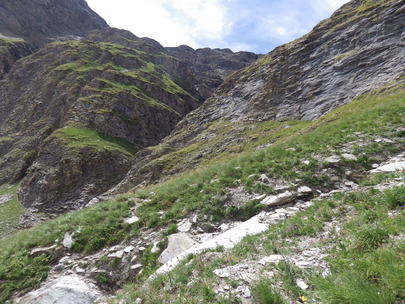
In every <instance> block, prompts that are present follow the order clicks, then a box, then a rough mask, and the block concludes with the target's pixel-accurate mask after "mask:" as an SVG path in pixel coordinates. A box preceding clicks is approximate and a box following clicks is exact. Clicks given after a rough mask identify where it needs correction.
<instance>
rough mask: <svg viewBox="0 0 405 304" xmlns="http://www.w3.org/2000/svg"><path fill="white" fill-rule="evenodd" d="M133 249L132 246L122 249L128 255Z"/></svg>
mask: <svg viewBox="0 0 405 304" xmlns="http://www.w3.org/2000/svg"><path fill="white" fill-rule="evenodd" d="M134 249H135V247H134V246H127V247H125V248H124V252H125V253H130V252H131V251H132V250H134Z"/></svg>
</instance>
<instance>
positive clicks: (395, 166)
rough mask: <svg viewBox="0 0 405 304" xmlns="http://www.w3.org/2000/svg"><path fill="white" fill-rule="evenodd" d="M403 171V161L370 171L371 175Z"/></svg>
mask: <svg viewBox="0 0 405 304" xmlns="http://www.w3.org/2000/svg"><path fill="white" fill-rule="evenodd" d="M403 170H405V161H401V162H396V163H391V164H387V165H384V166H380V167H377V168H375V169H373V170H371V171H370V172H371V173H390V172H396V171H403Z"/></svg>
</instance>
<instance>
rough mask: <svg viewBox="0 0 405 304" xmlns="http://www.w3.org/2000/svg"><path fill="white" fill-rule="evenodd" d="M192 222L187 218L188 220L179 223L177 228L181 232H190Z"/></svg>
mask: <svg viewBox="0 0 405 304" xmlns="http://www.w3.org/2000/svg"><path fill="white" fill-rule="evenodd" d="M191 225H192V224H191V222H190V221H189V220H188V219H187V220H183V221H181V222H180V223H179V225H178V227H177V230H178V231H179V232H189V231H190V229H191Z"/></svg>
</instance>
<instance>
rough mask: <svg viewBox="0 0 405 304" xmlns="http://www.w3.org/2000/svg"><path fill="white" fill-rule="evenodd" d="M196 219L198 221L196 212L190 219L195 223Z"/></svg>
mask: <svg viewBox="0 0 405 304" xmlns="http://www.w3.org/2000/svg"><path fill="white" fill-rule="evenodd" d="M197 221H198V215H197V214H196V215H194V217H193V219H192V222H193V223H194V224H197Z"/></svg>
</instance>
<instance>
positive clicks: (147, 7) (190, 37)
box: [86, 0, 349, 54]
mask: <svg viewBox="0 0 405 304" xmlns="http://www.w3.org/2000/svg"><path fill="white" fill-rule="evenodd" d="M86 1H87V3H88V4H89V6H90V7H91V8H92V9H93V10H94V11H95V12H97V13H98V14H99V15H100V16H101V17H103V18H104V19H105V20H106V21H107V23H108V24H109V25H110V26H112V27H117V28H120V29H126V30H129V31H131V32H132V33H134V34H135V35H136V36H138V37H149V38H152V39H155V40H157V41H158V42H159V43H161V44H162V45H163V46H165V47H170V46H179V45H182V44H186V45H188V46H191V47H192V48H194V49H196V48H202V47H210V48H230V49H232V50H233V51H235V52H236V51H251V52H255V53H260V54H266V53H268V52H270V51H271V50H272V49H273V48H275V47H276V46H279V45H281V44H284V43H287V42H290V41H292V40H294V39H296V38H299V37H301V36H303V35H305V34H306V33H308V32H309V31H310V30H311V29H312V28H313V27H314V26H315V25H316V24H317V23H318V22H319V21H321V20H323V19H325V18H328V17H329V16H330V15H331V14H332V13H333V12H334V11H335V10H336V9H338V8H339V7H340V6H341V5H343V4H344V3H346V2H349V1H348V0H305V1H303V0H114V1H111V0H86Z"/></svg>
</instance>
